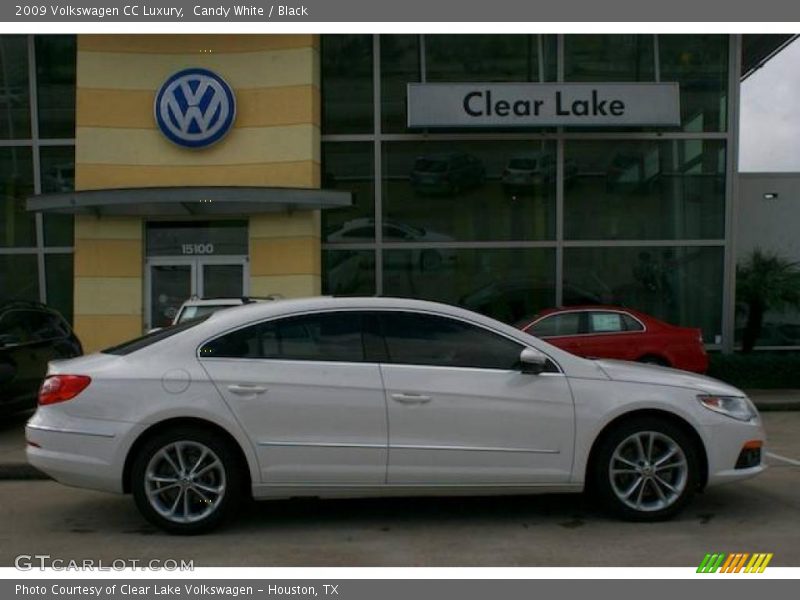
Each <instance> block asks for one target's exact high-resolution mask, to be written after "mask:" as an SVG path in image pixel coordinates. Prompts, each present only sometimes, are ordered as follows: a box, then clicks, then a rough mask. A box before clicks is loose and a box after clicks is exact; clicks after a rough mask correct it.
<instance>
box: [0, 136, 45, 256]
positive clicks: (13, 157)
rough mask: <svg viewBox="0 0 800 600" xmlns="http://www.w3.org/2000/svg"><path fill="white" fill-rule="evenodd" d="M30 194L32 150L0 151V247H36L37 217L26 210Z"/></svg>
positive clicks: (31, 191) (10, 149) (31, 192)
mask: <svg viewBox="0 0 800 600" xmlns="http://www.w3.org/2000/svg"><path fill="white" fill-rule="evenodd" d="M31 194H33V165H32V161H31V149H30V148H0V246H35V245H36V218H35V217H34V213H31V212H28V211H27V210H26V208H25V200H26V199H27V197H28V196H30V195H31Z"/></svg>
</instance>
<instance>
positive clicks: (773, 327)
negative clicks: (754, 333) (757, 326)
mask: <svg viewBox="0 0 800 600" xmlns="http://www.w3.org/2000/svg"><path fill="white" fill-rule="evenodd" d="M748 312H749V308H748V306H747V304H746V303H744V302H738V303H737V305H736V332H735V339H736V343H737V344H741V343H742V338H743V336H744V330H745V326H746V325H747V315H748ZM758 346H800V311H798V310H796V309H791V308H789V309H785V310H768V311H766V312H765V313H764V320H763V321H762V323H761V333H760V334H759V336H758V338H757V339H756V347H758Z"/></svg>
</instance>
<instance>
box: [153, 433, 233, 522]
mask: <svg viewBox="0 0 800 600" xmlns="http://www.w3.org/2000/svg"><path fill="white" fill-rule="evenodd" d="M144 485H145V492H146V496H147V501H148V502H149V504H150V506H151V507H152V508H153V510H155V511H156V512H157V513H158V514H159V515H161V516H162V517H163V518H165V519H167V520H169V521H171V522H173V523H182V524H186V523H196V522H198V521H202V520H203V519H205V518H207V517H208V516H209V515H211V514H213V513H214V512H215V511H216V510H217V508H218V507H219V505H220V503H221V502H222V500H223V498H224V497H225V491H226V477H225V467H224V465H223V463H222V461H221V460H220V458H219V456H217V454H216V453H215V452H214V451H213V450H211V449H210V448H209V447H208V446H206V445H205V444H202V443H200V442H197V441H186V440H183V441H175V442H171V443H169V444H167V445H165V446H163V447H162V448H161V449H160V450H158V451H157V452H156V453H155V454H153V457H152V458H151V459H150V462H149V463H148V464H147V467H146V469H145V476H144Z"/></svg>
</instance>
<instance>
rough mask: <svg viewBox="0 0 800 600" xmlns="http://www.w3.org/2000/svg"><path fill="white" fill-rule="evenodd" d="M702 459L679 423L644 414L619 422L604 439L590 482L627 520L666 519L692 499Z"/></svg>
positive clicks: (609, 506)
mask: <svg viewBox="0 0 800 600" xmlns="http://www.w3.org/2000/svg"><path fill="white" fill-rule="evenodd" d="M651 439H652V446H651V441H650V440H651ZM637 440H638V441H640V442H641V451H640V450H639V448H640V446H639V443H638V442H637ZM642 452H643V453H644V454H642ZM660 462H661V463H663V464H662V465H661V466H660V467H658V466H657V465H659V463H660ZM699 464H700V463H699V458H698V453H697V449H696V448H695V445H694V443H693V441H692V439H691V438H690V437H689V435H688V434H687V433H686V432H685V431H684V430H683V429H682V428H681V427H680V426H678V425H675V424H674V423H672V422H670V421H665V420H663V419H659V418H656V417H639V418H635V419H631V420H629V421H626V422H623V423H621V424H619V425H618V426H617V427H615V428H614V429H612V430H611V431H610V432H609V433H608V435H606V436H604V438H603V439H602V440H601V441H600V442H599V446H598V447H597V449H596V452H595V453H594V458H593V461H592V464H591V465H590V473H589V475H590V477H589V484H590V488H591V489H592V490H593V491H594V492H595V494H596V495H597V496H598V497H599V499H600V501H601V502H602V504H603V505H604V506H605V507H606V508H607V509H608V510H609V511H611V512H613V513H614V514H616V515H618V516H620V517H622V518H623V519H625V520H628V521H663V520H666V519H670V518H672V517H674V516H675V515H676V514H678V512H680V511H681V510H682V509H683V508H684V506H686V503H687V502H689V500H690V499H691V497H692V495H693V494H694V492H695V490H696V489H697V486H698V481H699V472H700V469H699ZM612 469H613V471H612Z"/></svg>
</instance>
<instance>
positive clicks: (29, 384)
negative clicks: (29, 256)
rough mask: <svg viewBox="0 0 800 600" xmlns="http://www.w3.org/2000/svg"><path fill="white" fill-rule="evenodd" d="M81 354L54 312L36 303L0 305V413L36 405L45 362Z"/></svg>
mask: <svg viewBox="0 0 800 600" xmlns="http://www.w3.org/2000/svg"><path fill="white" fill-rule="evenodd" d="M81 354H83V348H82V347H81V343H80V341H78V338H77V337H76V336H75V334H74V333H73V331H72V328H71V327H70V326H69V323H67V322H66V321H65V320H64V317H62V316H61V315H60V314H59V313H58V312H57V311H55V310H53V309H51V308H48V307H47V306H45V305H43V304H39V303H38V302H22V301H15V302H8V303H6V304H3V305H0V414H8V413H12V412H16V411H19V410H25V409H28V408H33V407H34V406H36V398H37V395H38V391H39V386H40V385H41V383H42V380H43V379H44V376H45V372H46V371H47V363H48V361H51V360H56V359H59V358H72V357H74V356H80V355H81Z"/></svg>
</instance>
